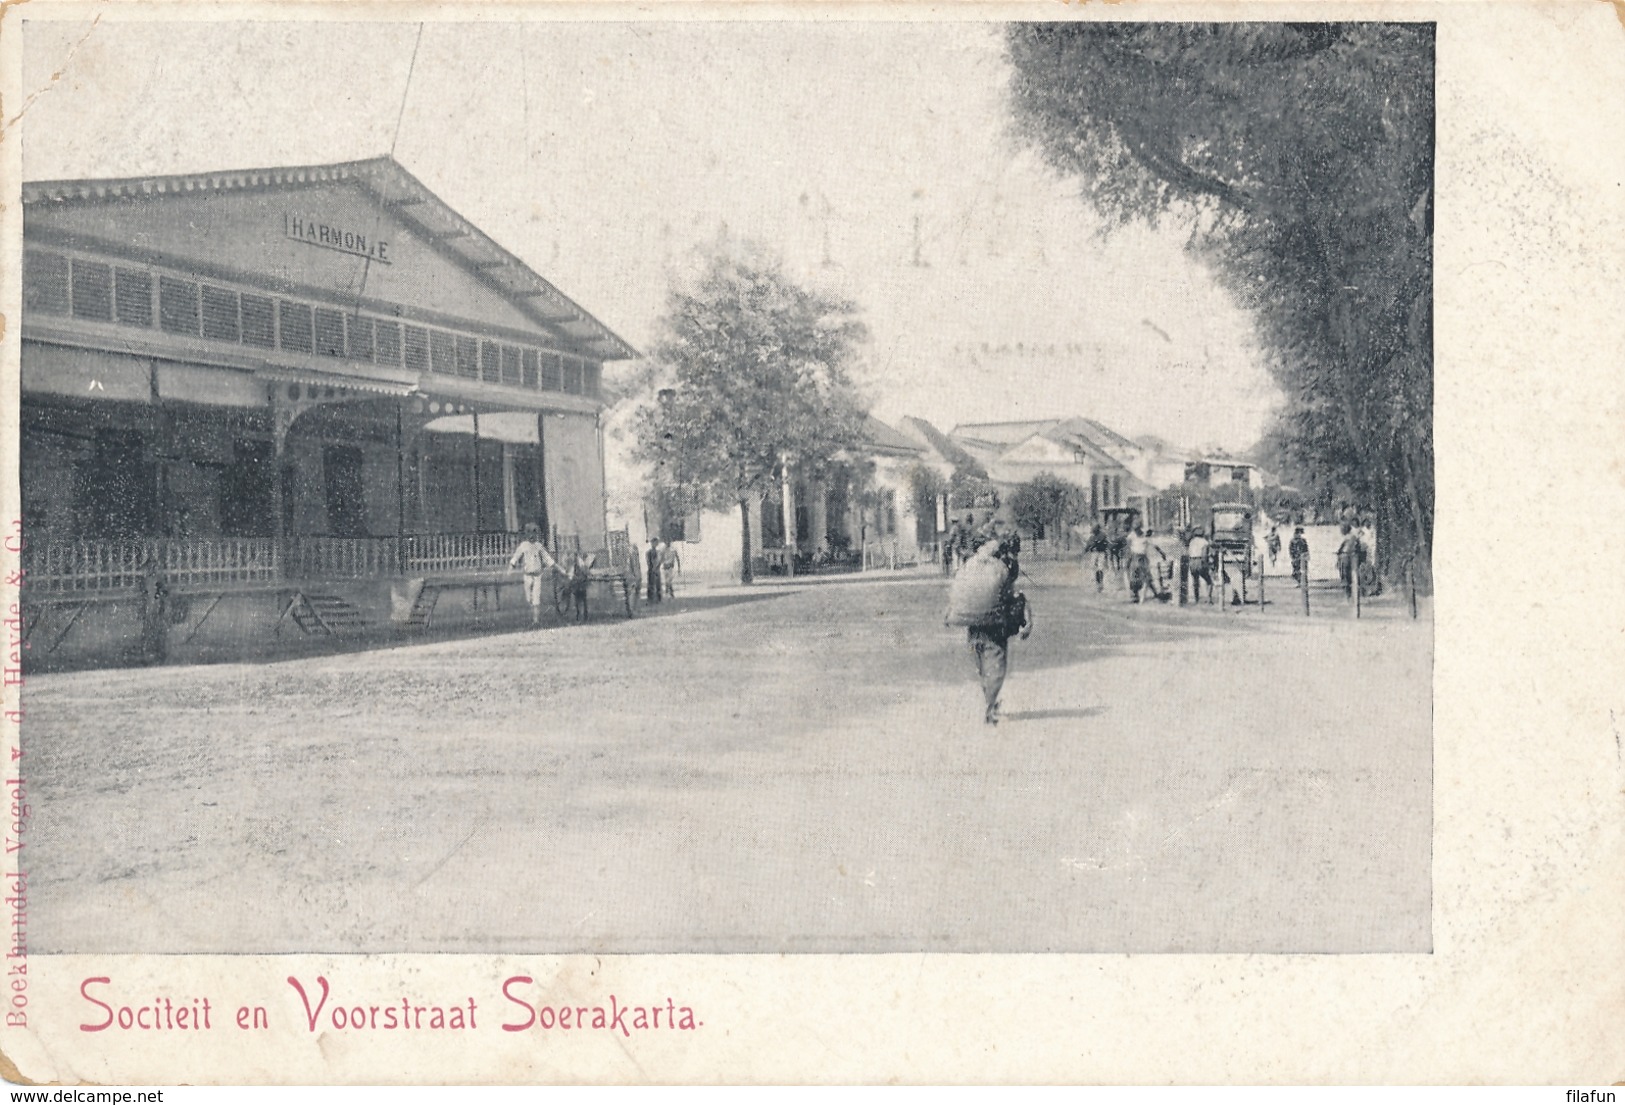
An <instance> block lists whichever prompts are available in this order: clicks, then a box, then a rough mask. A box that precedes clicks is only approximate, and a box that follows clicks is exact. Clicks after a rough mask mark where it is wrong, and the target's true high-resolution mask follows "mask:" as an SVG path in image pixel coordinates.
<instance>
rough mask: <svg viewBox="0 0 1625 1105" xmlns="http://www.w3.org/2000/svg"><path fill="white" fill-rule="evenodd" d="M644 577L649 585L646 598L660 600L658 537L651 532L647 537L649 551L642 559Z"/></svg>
mask: <svg viewBox="0 0 1625 1105" xmlns="http://www.w3.org/2000/svg"><path fill="white" fill-rule="evenodd" d="M644 567H645V568H646V569H647V571H646V572H645V573H644V576H645V579H646V580H647V582H648V585H649V594H648V598H649V601H650V602H651V603H656V602H659V601H660V537H659V535H658V534H651V535H650V537H649V552H648V555H647V557H646V558H645V559H644Z"/></svg>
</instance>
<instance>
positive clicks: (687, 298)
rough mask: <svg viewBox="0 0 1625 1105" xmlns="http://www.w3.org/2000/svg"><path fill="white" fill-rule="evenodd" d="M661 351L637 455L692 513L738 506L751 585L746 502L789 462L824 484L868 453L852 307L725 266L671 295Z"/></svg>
mask: <svg viewBox="0 0 1625 1105" xmlns="http://www.w3.org/2000/svg"><path fill="white" fill-rule="evenodd" d="M661 329H662V333H661V337H660V339H659V341H658V344H657V345H656V347H655V351H654V361H655V365H654V369H655V371H654V377H655V379H656V380H657V381H658V382H660V383H662V384H664V385H665V386H663V387H661V388H660V390H659V391H658V393H657V395H656V397H655V400H654V401H653V402H652V403H651V404H650V405H649V406H648V407H647V408H645V409H644V410H643V411H642V412H641V416H640V419H639V422H638V430H637V433H638V455H639V457H640V459H642V460H644V461H647V462H650V463H652V464H653V465H654V467H655V478H656V480H657V481H658V482H659V483H660V484H661V485H662V486H663V487H665V488H666V489H668V490H669V491H670V492H671V493H672V494H674V495H675V496H676V497H678V498H679V499H681V500H682V501H685V502H686V503H688V504H690V505H692V506H706V507H718V508H720V507H723V506H727V505H731V504H734V503H737V504H738V505H739V508H740V519H741V528H742V532H741V535H740V537H741V549H742V557H743V563H742V566H741V573H742V578H743V579H744V580H745V581H747V582H748V581H749V579H750V529H749V526H750V514H749V503H750V500H751V499H752V498H753V497H754V496H755V495H757V494H758V493H761V492H764V491H766V490H767V489H768V488H769V487H770V486H771V485H772V483H773V482H774V481H775V480H776V479H777V478H778V477H779V475H780V474H781V473H782V471H783V467H782V466H783V465H784V464H785V463H786V462H790V463H793V464H795V465H797V466H798V467H799V468H800V469H801V470H802V471H803V472H816V471H818V470H819V469H820V468H822V467H823V466H826V465H828V464H829V463H830V462H832V461H833V460H834V459H836V457H837V456H838V455H840V454H842V453H843V452H850V451H852V450H854V449H855V448H857V447H858V445H859V444H860V442H861V441H862V425H863V417H864V408H863V406H862V404H861V403H860V401H859V399H858V396H857V392H856V388H855V387H854V385H853V381H852V368H853V363H854V361H855V359H856V356H857V350H858V347H859V345H860V343H861V342H862V341H863V340H864V337H865V330H864V327H863V324H862V322H861V321H860V320H859V319H858V317H857V311H856V308H855V307H854V305H853V304H851V303H849V302H846V301H844V300H840V299H835V298H831V297H829V296H825V295H821V294H819V293H818V292H815V291H812V290H809V289H807V288H803V287H800V286H799V285H797V284H795V283H794V282H792V281H791V280H790V279H789V278H788V277H786V276H785V274H784V272H783V271H782V270H781V268H780V267H779V265H778V264H777V263H776V262H774V261H772V260H769V259H765V258H761V257H745V258H739V257H731V256H725V255H719V256H717V257H715V258H713V260H712V261H711V263H710V265H709V266H708V268H707V270H706V271H705V273H704V275H703V276H702V277H701V278H700V280H699V281H698V283H697V285H696V286H695V287H693V288H691V289H682V290H676V291H673V293H672V295H671V297H670V300H669V302H668V305H667V310H666V314H665V317H664V318H663V319H662V320H661Z"/></svg>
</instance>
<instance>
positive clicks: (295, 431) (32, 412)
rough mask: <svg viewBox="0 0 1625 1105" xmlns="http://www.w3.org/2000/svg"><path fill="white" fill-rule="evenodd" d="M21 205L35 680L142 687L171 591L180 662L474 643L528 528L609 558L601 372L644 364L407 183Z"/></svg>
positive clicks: (344, 180) (401, 178) (340, 177)
mask: <svg viewBox="0 0 1625 1105" xmlns="http://www.w3.org/2000/svg"><path fill="white" fill-rule="evenodd" d="M23 204H24V226H23V236H24V252H23V316H22V358H21V375H22V388H21V390H22V402H21V417H20V425H21V446H20V451H21V465H22V493H23V511H24V520H25V532H26V539H27V543H28V547H27V550H26V552H25V569H26V573H27V574H26V576H25V583H24V600H25V604H26V605H27V606H28V607H29V609H30V611H31V615H30V616H31V618H32V621H31V626H32V629H31V637H32V641H33V647H32V648H31V651H32V652H33V653H34V655H35V656H36V658H38V657H42V656H44V655H45V654H47V653H53V654H68V653H73V652H75V651H79V652H85V653H87V654H91V655H104V656H107V657H109V658H112V657H116V656H117V654H118V653H119V650H120V648H121V645H122V643H125V642H127V641H128V640H129V639H130V638H131V636H132V634H134V633H136V632H138V631H139V628H140V627H138V626H134V625H132V622H131V618H132V613H131V612H132V610H133V609H134V608H135V606H136V604H134V603H133V602H132V601H131V598H130V596H131V594H132V593H133V592H134V591H135V590H136V589H137V588H138V587H139V586H140V585H141V583H142V581H143V579H145V578H146V577H148V576H150V575H152V574H155V573H156V574H158V575H160V576H161V577H162V579H163V580H164V584H165V586H166V587H167V588H168V589H169V591H170V592H172V593H174V594H175V595H177V596H179V597H182V598H184V599H185V600H186V601H184V602H176V603H173V604H171V605H170V607H169V615H168V616H169V617H170V619H171V620H172V621H173V623H174V624H173V626H172V629H171V631H170V633H169V637H170V642H169V643H171V644H174V645H176V646H181V645H183V644H185V645H194V644H195V645H198V646H200V647H201V646H202V645H205V644H209V643H210V642H213V643H214V644H215V645H217V646H221V647H229V646H230V645H232V644H233V643H235V644H237V645H242V646H244V647H249V646H252V645H253V644H254V642H255V640H256V639H257V638H258V637H260V636H269V635H271V634H272V633H281V632H284V631H292V630H293V628H294V626H296V625H297V626H298V627H299V629H300V630H307V631H308V630H311V629H312V628H313V627H314V629H316V630H326V631H332V629H333V628H334V626H335V625H339V624H345V625H350V624H354V623H356V622H357V621H364V620H374V621H381V620H389V619H394V620H396V621H401V622H405V621H408V620H410V619H413V618H417V619H418V620H419V621H422V620H423V611H422V603H421V602H420V601H419V600H420V598H421V597H422V596H424V595H425V594H427V595H430V596H434V598H433V599H431V600H424V601H439V600H440V599H445V600H446V601H445V603H444V605H443V606H442V608H441V611H440V614H441V616H442V617H446V616H449V615H450V614H451V613H452V609H453V608H454V607H455V606H456V605H457V603H458V602H460V601H462V600H463V598H466V597H468V595H469V594H473V593H472V592H466V593H464V592H458V591H457V588H456V586H455V585H456V584H457V582H458V581H459V580H465V581H467V580H472V579H474V577H476V576H479V575H481V574H482V573H484V574H490V573H492V572H495V571H500V570H502V569H505V567H506V560H507V556H508V552H509V550H510V548H511V546H512V544H513V538H512V536H511V535H512V534H514V533H515V532H517V531H519V530H521V529H522V528H523V527H524V526H525V525H526V524H527V523H534V524H537V525H538V526H540V527H541V528H542V530H543V531H544V532H546V533H547V534H549V536H550V537H556V538H557V539H558V540H561V541H565V542H575V541H580V542H582V543H586V544H589V545H592V546H602V545H604V544H605V543H606V542H607V540H608V538H607V536H606V532H605V521H604V478H603V465H602V459H601V445H600V441H599V412H600V409H601V407H602V399H601V379H602V370H603V365H604V363H605V362H607V361H614V360H619V359H624V358H627V357H631V356H634V355H635V353H634V351H633V350H632V349H631V348H630V347H629V346H628V345H627V344H626V343H625V342H624V341H622V340H621V339H620V338H618V337H617V336H616V335H615V334H613V333H612V332H610V330H609V329H607V328H606V327H605V326H604V325H603V324H602V323H600V322H599V321H598V320H597V319H595V318H593V317H592V316H591V315H590V314H588V313H587V312H586V311H584V310H583V309H582V308H581V307H579V306H577V305H576V304H575V303H574V302H572V301H571V300H570V299H569V298H567V297H566V296H565V295H564V294H563V293H562V292H560V291H559V290H558V289H557V288H555V287H554V286H553V285H552V284H550V283H548V281H546V280H545V279H543V278H542V277H541V276H539V275H538V274H537V273H535V272H534V271H532V270H531V269H530V268H529V267H528V266H527V265H525V264H524V263H523V262H522V261H520V260H519V259H518V258H516V257H515V256H513V255H512V254H510V253H509V252H507V251H506V250H505V249H503V248H502V247H501V246H499V245H498V244H497V243H495V242H494V241H492V240H491V239H490V238H488V237H487V236H486V235H484V234H483V233H481V232H480V231H479V230H478V229H477V228H475V227H473V226H471V225H470V224H469V223H467V222H466V221H464V220H463V219H462V218H461V217H460V216H459V215H458V214H457V213H456V212H455V211H453V210H451V209H450V208H449V207H447V206H446V205H445V204H444V203H443V202H442V201H441V200H440V199H439V198H438V197H436V196H435V195H434V194H433V193H431V192H430V191H429V190H428V189H427V188H425V187H424V186H423V185H422V184H421V183H419V182H418V181H417V180H416V179H415V178H413V177H412V176H411V174H409V173H408V172H407V171H406V170H405V169H403V168H402V167H401V166H400V165H398V164H397V163H396V162H394V161H393V160H391V159H389V158H378V159H374V160H370V161H357V162H349V163H344V164H337V165H321V166H311V167H304V168H284V169H268V170H256V171H245V172H215V173H198V174H189V175H183V176H166V177H150V178H142V179H130V180H82V181H54V182H37V183H30V184H25V185H24V187H23ZM470 585H471V586H473V584H470ZM470 601H474V602H477V601H479V600H478V597H477V595H476V596H475V597H474V598H472V599H471V600H470ZM485 601H486V602H487V603H490V602H491V601H494V600H493V597H492V595H491V594H488V595H487V598H486V600H485ZM183 608H184V609H186V610H190V611H191V613H190V614H185V615H183V614H182V613H181V610H182V609H183ZM322 609H325V610H326V611H327V616H326V617H323V616H322V615H321V610H322ZM204 611H207V613H202V612H204ZM194 622H195V624H194Z"/></svg>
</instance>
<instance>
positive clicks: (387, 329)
mask: <svg viewBox="0 0 1625 1105" xmlns="http://www.w3.org/2000/svg"><path fill="white" fill-rule="evenodd" d="M374 329H375V330H376V331H377V333H378V340H377V342H376V345H377V348H376V350H375V352H376V354H377V357H378V363H379V364H400V363H401V324H400V323H398V322H379V323H375V324H374Z"/></svg>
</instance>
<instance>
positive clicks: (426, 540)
mask: <svg viewBox="0 0 1625 1105" xmlns="http://www.w3.org/2000/svg"><path fill="white" fill-rule="evenodd" d="M518 541H519V537H518V535H517V534H509V533H424V534H413V535H412V536H410V537H408V538H407V539H406V565H405V568H406V571H405V574H406V575H445V574H456V573H459V572H468V573H473V572H495V571H501V570H502V569H503V568H506V567H507V566H508V559H509V558H510V557H511V556H513V550H514V546H515V545H516V544H517V543H518Z"/></svg>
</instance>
